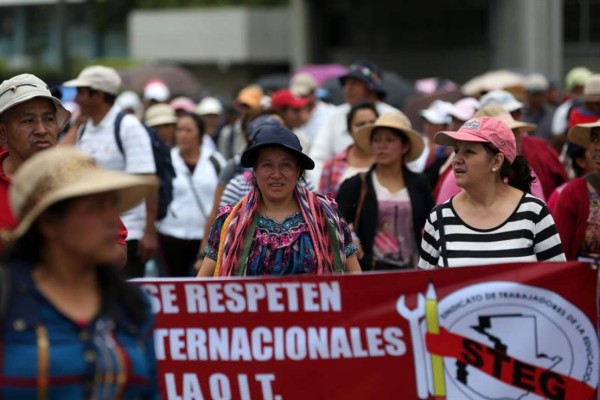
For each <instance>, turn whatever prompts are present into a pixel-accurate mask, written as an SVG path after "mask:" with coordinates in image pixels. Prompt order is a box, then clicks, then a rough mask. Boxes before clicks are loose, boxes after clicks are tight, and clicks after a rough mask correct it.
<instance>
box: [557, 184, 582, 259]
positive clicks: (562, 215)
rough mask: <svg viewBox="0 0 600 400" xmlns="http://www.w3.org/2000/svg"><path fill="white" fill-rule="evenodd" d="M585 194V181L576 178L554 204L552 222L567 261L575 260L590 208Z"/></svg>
mask: <svg viewBox="0 0 600 400" xmlns="http://www.w3.org/2000/svg"><path fill="white" fill-rule="evenodd" d="M582 192H583V193H582ZM586 194H587V193H585V180H584V179H583V178H577V179H575V180H573V181H571V182H569V183H568V184H567V186H565V188H564V189H563V191H562V192H561V193H560V196H559V198H558V201H557V202H556V206H555V209H554V214H553V216H554V222H555V224H556V229H557V230H558V233H559V235H560V240H561V242H562V245H563V250H564V251H565V255H566V256H567V260H575V259H577V252H578V251H579V248H580V247H581V243H582V241H583V235H584V233H585V223H586V222H585V221H586V220H587V215H588V213H589V207H590V206H589V200H588V197H587V196H586ZM586 203H587V204H586Z"/></svg>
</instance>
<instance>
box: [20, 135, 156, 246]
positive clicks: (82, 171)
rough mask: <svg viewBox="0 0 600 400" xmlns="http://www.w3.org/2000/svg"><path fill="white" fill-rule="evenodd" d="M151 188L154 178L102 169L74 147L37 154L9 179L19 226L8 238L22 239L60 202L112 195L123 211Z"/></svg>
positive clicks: (55, 148)
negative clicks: (116, 195) (111, 193)
mask: <svg viewBox="0 0 600 400" xmlns="http://www.w3.org/2000/svg"><path fill="white" fill-rule="evenodd" d="M155 186H157V181H156V179H155V178H151V177H143V176H139V175H130V174H125V173H121V172H113V171H108V170H105V169H102V168H100V167H98V166H97V165H96V164H95V162H94V161H93V160H92V158H91V157H90V156H88V155H87V154H86V153H84V152H82V151H80V150H77V149H76V148H74V147H70V146H57V147H54V148H51V149H48V150H45V151H42V152H39V153H37V154H36V155H34V156H33V157H31V158H30V159H29V160H27V161H26V162H25V163H24V164H23V165H22V166H21V167H20V168H19V170H18V171H17V173H16V174H15V175H14V176H13V183H12V185H11V187H10V192H9V199H10V206H11V209H12V212H13V214H14V215H15V217H16V218H17V220H19V221H20V223H19V225H18V226H17V228H16V229H15V230H14V231H13V232H12V234H11V238H12V239H17V238H19V237H21V236H23V234H25V233H26V232H27V231H28V230H29V228H30V227H31V225H32V224H33V223H34V222H35V220H36V219H37V218H38V217H39V216H40V215H41V214H42V213H43V212H44V211H45V210H47V209H48V208H49V207H50V206H52V205H53V204H56V203H58V202H60V201H62V200H66V199H71V198H75V197H80V196H86V195H91V194H97V193H105V192H112V191H116V192H117V193H118V205H117V207H118V209H119V211H125V210H128V209H129V208H131V207H133V206H135V205H136V204H138V203H139V202H140V201H142V199H143V198H144V197H145V196H146V195H147V194H148V192H149V190H150V189H151V188H153V187H155Z"/></svg>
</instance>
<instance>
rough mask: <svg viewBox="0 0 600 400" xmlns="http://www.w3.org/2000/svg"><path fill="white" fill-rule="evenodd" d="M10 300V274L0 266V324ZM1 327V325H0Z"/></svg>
mask: <svg viewBox="0 0 600 400" xmlns="http://www.w3.org/2000/svg"><path fill="white" fill-rule="evenodd" d="M9 299H10V272H9V271H8V269H7V268H6V267H4V266H0V322H1V321H3V320H4V318H5V317H6V313H7V311H8V301H9ZM0 326H1V325H0ZM0 335H1V333H0Z"/></svg>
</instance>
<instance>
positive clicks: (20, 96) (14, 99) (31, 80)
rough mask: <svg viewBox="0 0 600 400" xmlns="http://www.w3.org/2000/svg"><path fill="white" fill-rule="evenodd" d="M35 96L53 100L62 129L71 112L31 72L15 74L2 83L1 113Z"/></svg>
mask: <svg viewBox="0 0 600 400" xmlns="http://www.w3.org/2000/svg"><path fill="white" fill-rule="evenodd" d="M35 97H43V98H46V99H50V100H52V103H54V107H55V108H56V122H57V123H58V127H59V129H60V130H62V129H63V128H64V127H65V124H66V123H67V121H68V120H69V118H70V117H71V113H70V112H69V111H68V110H67V109H66V108H65V106H64V105H63V104H62V103H61V101H60V100H59V99H57V98H56V97H54V96H52V94H51V93H50V89H48V85H46V83H45V82H44V81H43V80H41V79H40V78H38V77H37V76H35V75H31V74H21V75H17V76H13V77H12V78H10V79H7V80H5V81H4V82H2V84H0V115H2V114H4V113H5V112H6V111H8V110H9V109H11V108H12V107H14V106H16V105H19V104H22V103H25V102H26V101H29V100H31V99H33V98H35Z"/></svg>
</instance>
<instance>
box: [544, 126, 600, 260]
mask: <svg viewBox="0 0 600 400" xmlns="http://www.w3.org/2000/svg"><path fill="white" fill-rule="evenodd" d="M567 137H568V139H569V141H570V142H571V143H574V144H576V145H579V146H581V147H583V148H585V149H587V150H588V151H589V152H590V153H591V156H592V161H593V163H594V167H595V169H594V170H593V171H592V172H590V173H588V174H586V175H585V176H583V177H581V178H576V179H574V180H572V181H571V182H569V183H568V184H567V186H565V188H564V189H563V190H562V192H561V193H560V197H559V198H558V201H557V203H556V206H555V209H554V217H555V218H556V227H557V228H558V232H559V233H560V237H561V239H562V241H563V246H564V248H565V254H566V256H567V259H569V260H575V259H577V258H578V257H582V258H586V259H588V258H591V259H594V260H598V257H599V255H600V206H599V205H600V120H598V121H596V122H592V123H587V124H579V125H575V126H574V127H573V128H571V129H570V130H569V133H568V135H567Z"/></svg>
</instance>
